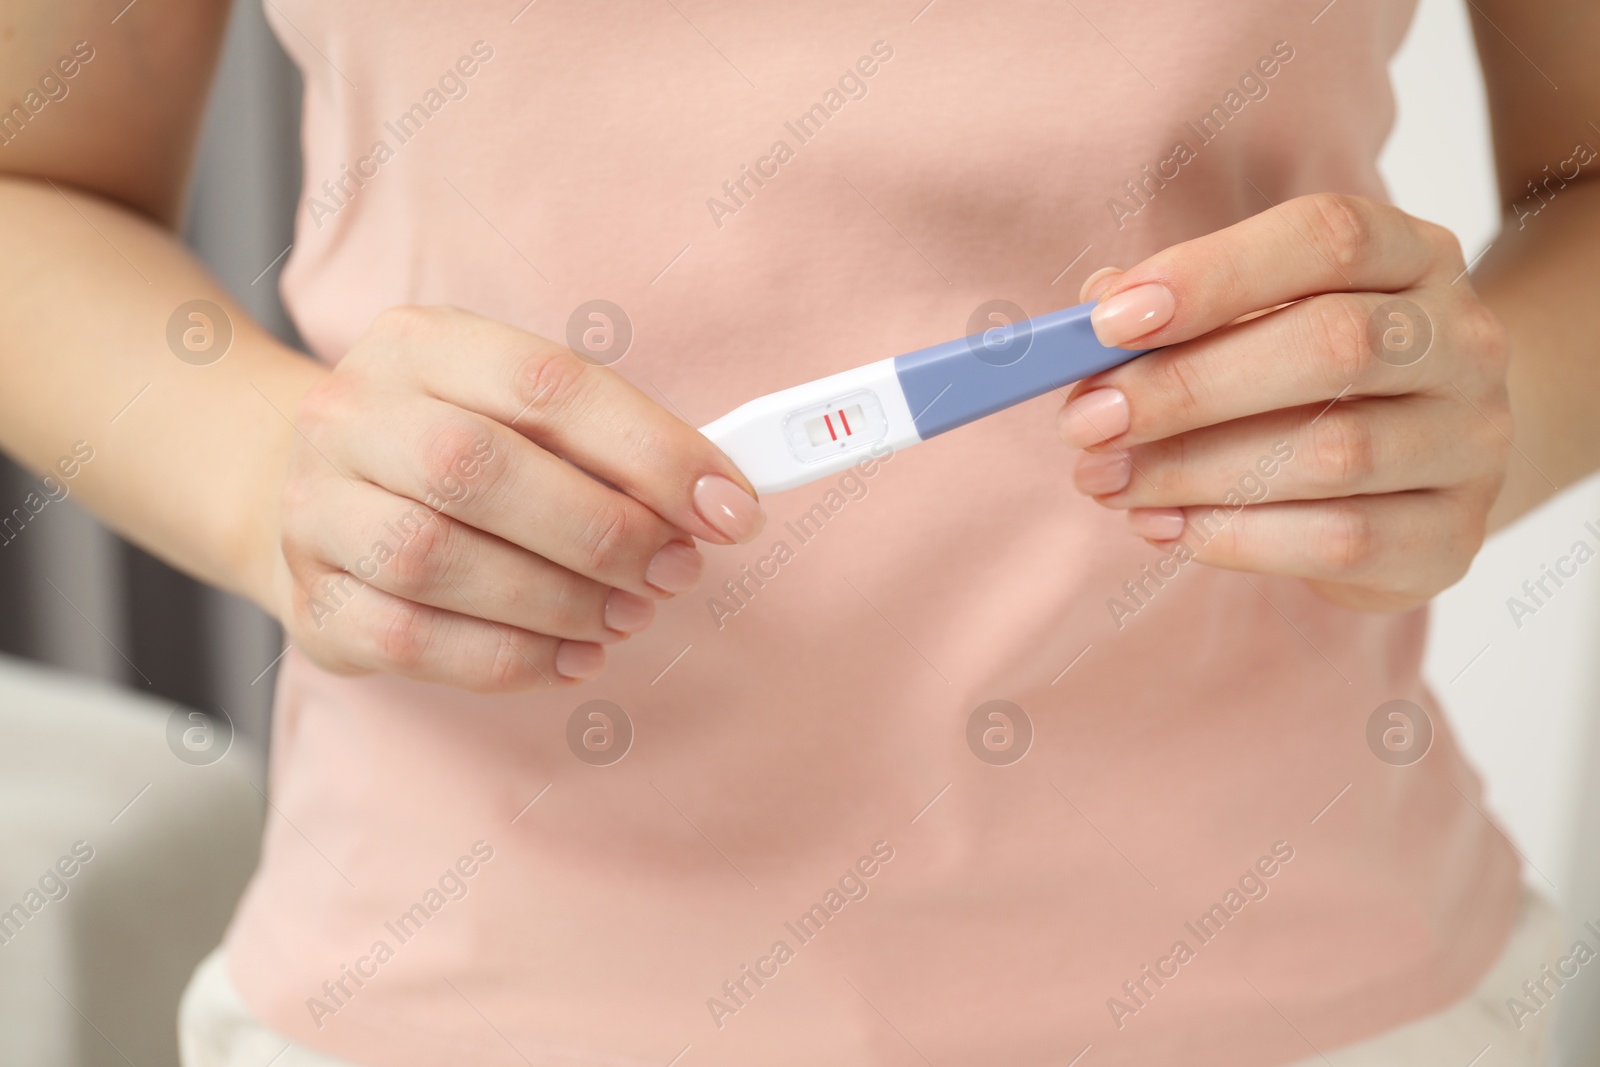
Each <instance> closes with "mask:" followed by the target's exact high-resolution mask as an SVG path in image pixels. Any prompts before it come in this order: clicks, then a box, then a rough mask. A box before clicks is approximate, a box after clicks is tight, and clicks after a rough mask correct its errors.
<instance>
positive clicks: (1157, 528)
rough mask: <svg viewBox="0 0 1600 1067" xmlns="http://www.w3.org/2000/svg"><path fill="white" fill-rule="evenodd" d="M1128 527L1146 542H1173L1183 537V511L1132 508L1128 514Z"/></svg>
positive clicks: (1176, 509) (1175, 509)
mask: <svg viewBox="0 0 1600 1067" xmlns="http://www.w3.org/2000/svg"><path fill="white" fill-rule="evenodd" d="M1128 525H1129V526H1131V527H1133V532H1134V533H1136V534H1138V535H1139V536H1140V537H1143V538H1144V539H1145V540H1147V541H1175V540H1177V539H1178V538H1179V537H1182V536H1183V511H1182V509H1180V508H1134V509H1133V510H1132V511H1130V512H1128Z"/></svg>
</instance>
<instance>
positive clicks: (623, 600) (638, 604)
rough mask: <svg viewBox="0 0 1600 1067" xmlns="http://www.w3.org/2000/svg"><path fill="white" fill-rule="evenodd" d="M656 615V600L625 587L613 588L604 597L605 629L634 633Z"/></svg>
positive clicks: (647, 624) (648, 623)
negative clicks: (631, 591) (629, 590)
mask: <svg viewBox="0 0 1600 1067" xmlns="http://www.w3.org/2000/svg"><path fill="white" fill-rule="evenodd" d="M655 617H656V602H655V601H653V600H648V599H646V598H644V597H642V596H640V595H638V594H637V593H630V592H628V591H627V590H626V589H613V590H611V593H610V594H609V595H608V596H607V597H606V610H605V619H606V629H608V630H615V631H617V632H618V633H622V634H636V633H638V632H639V631H640V630H643V629H644V628H645V627H646V626H649V625H650V623H651V621H652V620H653V619H655Z"/></svg>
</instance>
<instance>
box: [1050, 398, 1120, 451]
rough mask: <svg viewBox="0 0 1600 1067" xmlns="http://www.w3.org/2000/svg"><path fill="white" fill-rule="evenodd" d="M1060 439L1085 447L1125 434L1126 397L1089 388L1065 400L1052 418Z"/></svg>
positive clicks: (1076, 446)
mask: <svg viewBox="0 0 1600 1067" xmlns="http://www.w3.org/2000/svg"><path fill="white" fill-rule="evenodd" d="M1056 430H1057V432H1059V433H1060V434H1061V439H1062V440H1063V441H1065V442H1066V443H1067V444H1069V445H1071V446H1072V447H1073V448H1088V447H1089V446H1090V445H1097V444H1099V443H1100V442H1101V441H1109V440H1111V439H1112V438H1113V437H1117V436H1120V435H1121V434H1125V433H1127V432H1128V398H1127V397H1126V396H1124V395H1123V394H1122V390H1121V389H1091V390H1089V391H1088V392H1087V393H1084V394H1083V395H1082V396H1077V397H1073V398H1072V399H1071V400H1069V401H1067V406H1066V407H1064V408H1062V409H1061V414H1060V415H1059V416H1057V418H1056Z"/></svg>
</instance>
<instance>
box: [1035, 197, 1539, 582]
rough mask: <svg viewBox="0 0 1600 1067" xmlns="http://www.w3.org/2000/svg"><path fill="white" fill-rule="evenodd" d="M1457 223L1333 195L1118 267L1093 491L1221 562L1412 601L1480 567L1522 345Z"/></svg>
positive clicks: (1090, 466) (1100, 279) (1088, 413)
mask: <svg viewBox="0 0 1600 1067" xmlns="http://www.w3.org/2000/svg"><path fill="white" fill-rule="evenodd" d="M1466 269H1467V268H1466V265H1465V264H1464V263H1463V261H1462V255H1461V248H1460V245H1459V244H1458V242H1457V241H1456V239H1455V237H1454V236H1453V235H1452V234H1451V233H1450V232H1449V231H1448V230H1445V229H1443V228H1441V227H1439V226H1435V225H1433V224H1431V223H1428V222H1424V221H1422V220H1420V219H1415V218H1412V217H1411V216H1409V215H1407V214H1405V213H1404V212H1402V211H1400V210H1399V209H1398V208H1394V207H1391V206H1388V205H1384V204H1379V203H1375V202H1373V201H1369V200H1363V199H1360V198H1356V197H1350V196H1338V195H1327V194H1318V195H1314V196H1305V197H1301V198H1299V199H1296V200H1292V201H1289V202H1287V203H1284V204H1282V205H1280V206H1278V207H1275V208H1273V209H1271V210H1269V211H1265V212H1263V213H1261V214H1260V215H1257V216H1255V217H1254V218H1250V219H1247V220H1245V221H1244V222H1241V223H1239V224H1237V225H1235V226H1230V227H1228V228H1227V229H1225V230H1220V231H1218V232H1217V233H1213V234H1210V235H1208V236H1205V237H1201V238H1198V239H1196V240H1193V241H1187V242H1185V243H1183V244H1180V245H1175V246H1173V247H1171V248H1168V249H1166V250H1164V251H1162V252H1159V253H1157V254H1156V255H1154V256H1152V257H1150V258H1149V259H1147V260H1145V261H1144V262H1143V263H1141V264H1139V265H1138V266H1136V267H1134V268H1133V269H1131V270H1129V271H1126V272H1120V271H1113V270H1104V271H1100V272H1097V273H1096V274H1094V275H1093V276H1091V277H1090V278H1089V279H1088V281H1087V282H1085V283H1084V295H1083V299H1085V300H1088V299H1097V300H1098V301H1099V304H1098V306H1097V307H1096V308H1095V310H1094V313H1093V322H1094V328H1095V332H1096V333H1097V334H1098V335H1099V337H1100V340H1101V342H1102V343H1103V344H1107V345H1116V346H1123V347H1129V348H1155V347H1159V346H1170V347H1166V348H1164V350H1163V351H1160V352H1153V353H1151V354H1150V355H1148V356H1145V357H1143V358H1141V359H1137V360H1134V361H1133V362H1131V363H1127V364H1124V365H1123V366H1121V367H1118V368H1116V369H1114V370H1111V371H1107V372H1106V373H1104V374H1100V375H1097V376H1095V377H1093V378H1089V379H1086V380H1084V381H1082V382H1080V383H1078V385H1077V386H1076V387H1075V388H1074V389H1073V392H1072V395H1071V397H1070V399H1069V400H1068V402H1067V405H1066V406H1065V408H1064V409H1063V410H1062V412H1061V416H1060V431H1061V435H1062V437H1063V438H1064V439H1065V440H1066V441H1067V443H1069V444H1071V445H1075V446H1077V447H1080V448H1083V449H1085V452H1084V454H1083V455H1082V456H1080V457H1079V459H1078V465H1077V470H1076V472H1075V481H1076V484H1077V487H1078V488H1079V489H1080V490H1081V491H1083V492H1085V493H1088V494H1090V495H1092V496H1094V498H1095V499H1096V500H1098V501H1099V502H1100V503H1102V504H1104V505H1105V506H1107V507H1111V508H1124V509H1127V510H1128V521H1129V525H1130V526H1131V527H1132V529H1133V531H1134V533H1136V534H1138V535H1139V536H1142V537H1144V538H1145V539H1147V540H1149V541H1151V542H1152V543H1154V544H1156V545H1158V546H1172V547H1175V546H1173V542H1176V541H1177V540H1178V539H1180V538H1181V539H1183V541H1184V542H1185V543H1186V544H1188V546H1189V547H1190V549H1192V550H1193V552H1194V558H1196V559H1198V560H1200V561H1202V562H1205V563H1210V564H1213V565H1215V566H1219V567H1227V568H1231V569H1235V570H1243V571H1254V572H1257V573H1261V574H1275V575H1288V576H1295V577H1301V578H1305V579H1307V580H1308V581H1309V582H1310V583H1311V584H1312V586H1313V587H1314V588H1315V589H1316V590H1317V591H1318V592H1319V593H1321V594H1322V595H1323V596H1325V597H1326V598H1327V599H1329V600H1331V601H1333V602H1334V603H1337V604H1341V605H1345V606H1347V607H1354V608H1361V609H1368V610H1391V611H1399V610H1406V609H1408V608H1412V607H1415V606H1417V605H1419V604H1421V603H1423V602H1425V601H1427V600H1428V599H1429V598H1430V597H1432V596H1433V595H1434V594H1436V593H1438V592H1439V591H1440V590H1442V589H1444V588H1446V587H1448V586H1449V585H1451V584H1453V583H1454V582H1455V581H1457V580H1458V579H1459V578H1460V577H1461V576H1462V575H1463V574H1465V573H1466V570H1467V567H1468V565H1469V564H1470V563H1471V561H1472V558H1473V556H1474V555H1476V553H1477V551H1478V548H1479V546H1480V545H1481V544H1482V542H1483V537H1484V529H1485V520H1486V517H1487V515H1488V512H1489V508H1490V505H1491V504H1493V503H1494V500H1495V496H1496V494H1497V493H1498V491H1499V489H1500V483H1501V480H1502V478H1503V477H1504V474H1505V465H1506V457H1507V453H1508V450H1509V449H1510V447H1511V434H1512V427H1511V415H1510V406H1509V403H1508V400H1507V394H1506V384H1505V383H1506V366H1507V340H1506V332H1505V329H1504V328H1503V327H1502V326H1501V324H1500V321H1499V320H1498V319H1497V318H1496V317H1495V315H1494V314H1493V313H1492V312H1490V311H1489V309H1488V308H1486V307H1485V306H1484V305H1483V304H1482V303H1480V302H1479V300H1478V298H1477V296H1476V294H1475V293H1474V292H1473V290H1472V285H1471V282H1470V281H1469V280H1468V279H1467V277H1466Z"/></svg>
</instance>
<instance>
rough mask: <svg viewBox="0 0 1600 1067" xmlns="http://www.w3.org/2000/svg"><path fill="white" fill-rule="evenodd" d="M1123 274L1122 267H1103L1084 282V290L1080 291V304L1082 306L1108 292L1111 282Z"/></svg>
mask: <svg viewBox="0 0 1600 1067" xmlns="http://www.w3.org/2000/svg"><path fill="white" fill-rule="evenodd" d="M1121 273H1122V268H1121V267H1101V268H1100V269H1099V270H1097V271H1095V272H1094V273H1093V274H1091V275H1089V276H1088V277H1087V278H1085V279H1084V280H1083V288H1082V289H1080V290H1078V302H1079V303H1080V304H1081V303H1086V302H1087V301H1090V300H1094V299H1095V298H1097V297H1098V296H1099V295H1100V294H1101V293H1103V292H1105V291H1106V287H1107V286H1109V285H1110V284H1111V280H1112V279H1113V278H1115V277H1116V276H1117V275H1119V274H1121Z"/></svg>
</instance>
